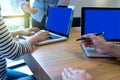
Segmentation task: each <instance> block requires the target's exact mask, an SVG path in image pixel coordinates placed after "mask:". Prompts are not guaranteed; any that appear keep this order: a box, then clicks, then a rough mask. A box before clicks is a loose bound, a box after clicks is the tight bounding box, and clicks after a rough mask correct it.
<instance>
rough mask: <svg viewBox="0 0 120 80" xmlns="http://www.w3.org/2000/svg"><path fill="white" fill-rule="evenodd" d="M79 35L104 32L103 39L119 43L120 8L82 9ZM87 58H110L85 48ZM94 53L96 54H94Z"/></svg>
mask: <svg viewBox="0 0 120 80" xmlns="http://www.w3.org/2000/svg"><path fill="white" fill-rule="evenodd" d="M81 17H82V26H81V35H85V34H88V33H98V32H104V35H103V37H104V38H105V39H106V40H107V41H108V42H114V43H119V41H120V8H110V7H83V8H82V15H81ZM82 47H83V49H84V51H85V53H86V54H87V56H89V57H111V56H109V55H101V54H98V53H97V52H95V49H91V48H85V47H84V46H83V45H82ZM95 53H96V54H95Z"/></svg>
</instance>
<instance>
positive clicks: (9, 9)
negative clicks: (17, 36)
mask: <svg viewBox="0 0 120 80" xmlns="http://www.w3.org/2000/svg"><path fill="white" fill-rule="evenodd" d="M0 3H1V8H2V11H1V14H2V16H3V18H4V19H5V20H4V21H5V23H6V26H7V27H8V29H9V30H10V31H13V30H16V29H23V28H26V27H29V16H28V15H27V14H25V13H24V12H23V11H22V10H21V9H20V7H19V0H4V1H1V2H0Z"/></svg>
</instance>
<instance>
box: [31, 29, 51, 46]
mask: <svg viewBox="0 0 120 80" xmlns="http://www.w3.org/2000/svg"><path fill="white" fill-rule="evenodd" d="M49 37H50V34H49V32H48V31H42V30H40V31H38V32H37V33H35V34H34V35H32V36H31V38H30V39H29V42H30V44H31V45H34V44H35V43H37V42H38V41H43V40H45V39H48V38H49Z"/></svg>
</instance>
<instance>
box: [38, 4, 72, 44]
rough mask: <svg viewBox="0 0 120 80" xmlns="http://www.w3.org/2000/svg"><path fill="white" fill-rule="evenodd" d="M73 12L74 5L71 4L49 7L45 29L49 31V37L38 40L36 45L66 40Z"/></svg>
mask: <svg viewBox="0 0 120 80" xmlns="http://www.w3.org/2000/svg"><path fill="white" fill-rule="evenodd" d="M73 12H74V6H71V5H69V6H62V5H61V6H57V7H49V10H48V17H47V21H46V30H48V31H49V32H50V35H51V38H49V39H47V40H45V41H42V42H38V43H37V44H36V45H43V44H48V43H53V42H58V41H64V40H67V39H68V38H69V34H70V28H71V26H72V19H73Z"/></svg>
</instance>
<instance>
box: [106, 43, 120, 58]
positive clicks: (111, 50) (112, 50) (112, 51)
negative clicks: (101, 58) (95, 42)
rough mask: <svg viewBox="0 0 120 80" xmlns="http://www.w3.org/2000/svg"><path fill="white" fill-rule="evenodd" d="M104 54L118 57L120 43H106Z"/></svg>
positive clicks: (119, 55) (119, 56) (119, 54)
mask: <svg viewBox="0 0 120 80" xmlns="http://www.w3.org/2000/svg"><path fill="white" fill-rule="evenodd" d="M106 54H108V55H111V56H114V57H117V58H120V45H117V44H108V48H107V49H106Z"/></svg>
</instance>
